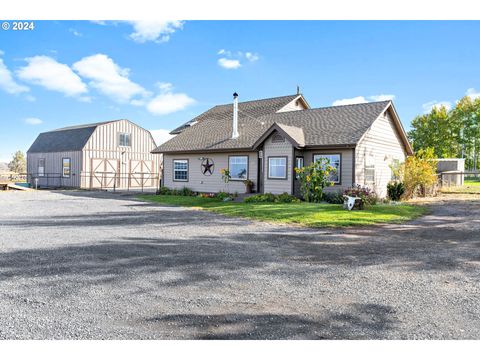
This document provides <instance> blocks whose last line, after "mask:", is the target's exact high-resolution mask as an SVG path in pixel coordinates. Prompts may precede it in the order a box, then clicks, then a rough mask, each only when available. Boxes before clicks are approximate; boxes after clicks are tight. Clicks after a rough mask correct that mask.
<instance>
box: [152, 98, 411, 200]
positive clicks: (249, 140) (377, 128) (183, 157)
mask: <svg viewBox="0 0 480 360" xmlns="http://www.w3.org/2000/svg"><path fill="white" fill-rule="evenodd" d="M172 133H173V134H176V136H175V137H174V138H172V139H170V140H169V141H167V142H166V143H164V144H162V145H161V146H159V147H158V148H156V149H155V150H154V151H153V152H154V153H161V154H163V177H162V179H163V184H164V185H165V186H167V187H170V188H181V187H184V186H187V187H189V188H191V189H193V190H195V191H199V192H219V191H229V192H235V191H236V192H238V193H244V192H245V186H244V184H243V181H244V180H245V179H250V180H251V181H253V183H254V190H255V191H256V192H260V193H269V192H271V193H274V194H278V193H283V192H286V193H289V194H294V195H300V184H299V180H298V179H297V178H296V176H295V171H294V168H295V167H302V166H304V165H308V164H310V163H311V162H312V161H315V160H316V159H319V158H327V159H329V160H330V164H331V165H333V166H334V167H335V168H336V169H337V172H336V174H334V175H332V176H331V180H332V181H333V182H334V186H333V187H331V188H329V190H340V189H343V188H346V187H350V186H352V185H354V184H361V185H368V186H369V187H371V188H374V189H375V190H376V192H377V193H378V194H379V196H381V197H384V196H386V187H387V183H388V182H389V181H390V180H391V178H392V171H391V168H390V166H389V165H391V164H393V163H395V162H397V161H403V160H404V159H405V157H406V156H407V155H410V154H412V148H411V146H410V144H409V142H408V139H407V136H406V134H405V131H404V129H403V127H402V125H401V122H400V119H399V117H398V114H397V112H396V111H395V108H394V106H393V103H392V102H391V101H380V102H372V103H364V104H355V105H344V106H332V107H325V108H317V109H312V108H310V106H309V105H308V102H307V101H306V100H305V98H304V97H303V95H302V94H296V95H291V96H284V97H279V98H271V99H262V100H255V101H247V102H238V95H237V94H234V101H233V104H226V105H220V106H215V107H213V108H211V109H210V110H208V111H206V112H204V113H203V114H201V115H199V116H197V117H196V118H194V119H193V120H191V121H189V122H188V123H186V124H184V125H182V126H181V127H179V128H177V129H175V130H174V131H173V132H172ZM222 169H228V170H229V171H230V174H231V180H230V181H229V182H228V184H225V183H224V181H223V180H222V174H221V170H222Z"/></svg>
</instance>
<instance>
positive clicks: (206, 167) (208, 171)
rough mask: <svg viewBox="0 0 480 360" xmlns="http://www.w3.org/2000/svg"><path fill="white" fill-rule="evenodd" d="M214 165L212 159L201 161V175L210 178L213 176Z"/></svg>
mask: <svg viewBox="0 0 480 360" xmlns="http://www.w3.org/2000/svg"><path fill="white" fill-rule="evenodd" d="M213 169H214V163H213V160H212V159H209V158H207V159H205V160H203V161H202V173H203V175H206V176H210V175H212V174H213Z"/></svg>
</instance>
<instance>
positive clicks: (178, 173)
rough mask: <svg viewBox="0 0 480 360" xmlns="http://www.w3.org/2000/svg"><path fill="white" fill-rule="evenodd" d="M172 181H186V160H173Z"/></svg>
mask: <svg viewBox="0 0 480 360" xmlns="http://www.w3.org/2000/svg"><path fill="white" fill-rule="evenodd" d="M173 181H188V160H173Z"/></svg>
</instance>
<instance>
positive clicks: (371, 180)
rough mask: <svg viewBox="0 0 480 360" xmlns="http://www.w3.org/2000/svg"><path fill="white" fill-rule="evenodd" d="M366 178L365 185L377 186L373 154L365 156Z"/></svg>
mask: <svg viewBox="0 0 480 360" xmlns="http://www.w3.org/2000/svg"><path fill="white" fill-rule="evenodd" d="M364 176H365V185H373V184H375V155H373V153H370V154H368V155H366V156H365V168H364Z"/></svg>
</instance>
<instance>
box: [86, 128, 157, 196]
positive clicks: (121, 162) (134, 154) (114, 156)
mask: <svg viewBox="0 0 480 360" xmlns="http://www.w3.org/2000/svg"><path fill="white" fill-rule="evenodd" d="M119 133H129V134H131V146H127V147H124V146H119V137H118V134H119ZM155 148H156V144H155V141H154V140H153V138H152V136H151V134H150V132H149V131H147V130H145V129H143V128H141V127H140V126H138V125H136V124H134V123H132V122H130V121H128V120H121V121H116V122H112V123H108V124H105V125H101V126H98V127H97V129H96V130H95V132H94V133H93V134H92V136H91V137H90V139H89V140H88V142H87V144H86V145H85V147H84V149H83V156H84V162H83V167H82V175H83V176H82V178H83V179H84V181H85V183H83V184H82V187H88V186H89V184H90V179H89V178H90V175H91V171H92V160H94V159H109V160H112V162H114V161H117V162H118V167H119V169H118V171H119V174H120V176H121V177H122V180H121V181H120V183H119V184H118V186H119V187H121V188H126V187H131V186H133V185H135V182H131V183H130V184H129V183H128V180H127V178H128V174H129V173H130V171H131V170H133V169H132V168H133V165H132V162H133V164H135V163H136V162H137V161H140V160H143V161H148V162H150V161H151V162H153V173H154V174H160V159H161V155H160V154H151V151H152V150H154V149H155ZM135 171H136V170H135ZM141 172H147V171H146V170H141ZM149 184H151V183H149ZM136 185H137V186H138V184H136Z"/></svg>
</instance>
